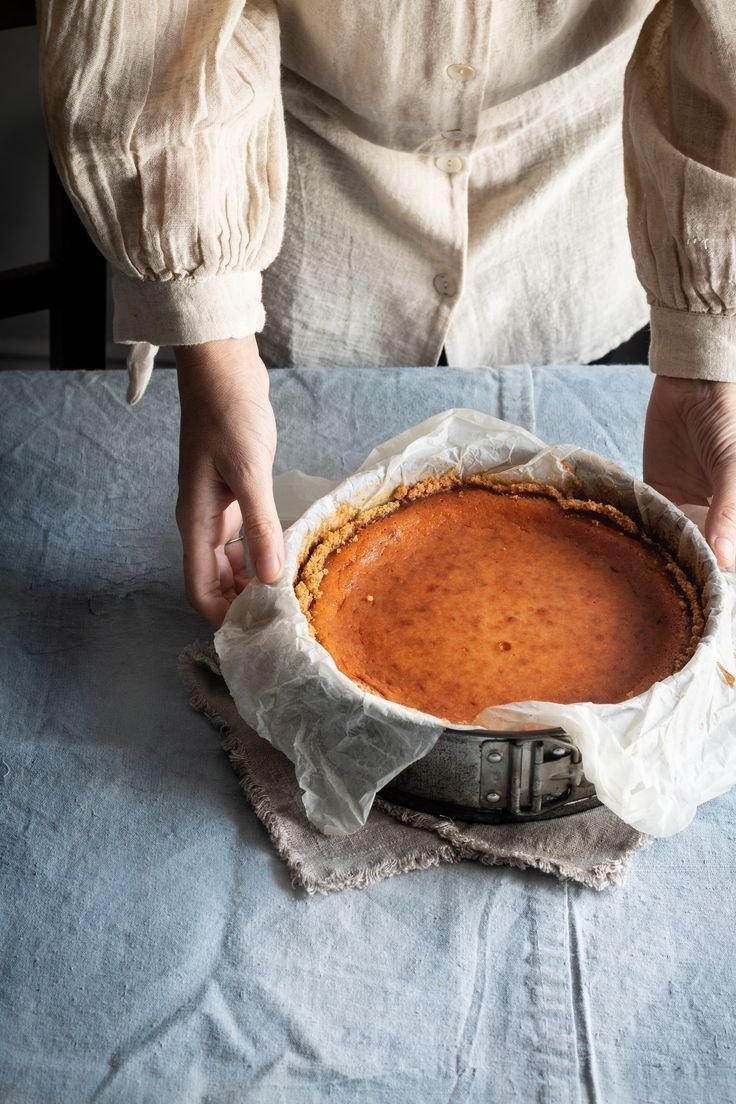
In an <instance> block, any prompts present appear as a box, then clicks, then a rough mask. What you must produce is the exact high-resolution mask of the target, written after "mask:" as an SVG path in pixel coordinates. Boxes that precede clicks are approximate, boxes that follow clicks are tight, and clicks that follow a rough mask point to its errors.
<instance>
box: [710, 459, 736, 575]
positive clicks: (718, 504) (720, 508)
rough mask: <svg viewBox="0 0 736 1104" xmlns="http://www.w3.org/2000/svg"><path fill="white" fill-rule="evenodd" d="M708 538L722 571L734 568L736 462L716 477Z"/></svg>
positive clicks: (735, 556)
mask: <svg viewBox="0 0 736 1104" xmlns="http://www.w3.org/2000/svg"><path fill="white" fill-rule="evenodd" d="M705 537H706V540H707V541H708V544H709V545H710V546H711V548H712V549H713V552H714V553H715V557H716V559H717V560H718V565H719V567H725V568H731V567H733V566H734V560H736V461H730V462H729V463H727V464H723V465H721V466H720V467H718V468H716V470H715V471H714V473H713V497H712V498H711V504H710V510H709V511H708V520H707V521H706V523H705Z"/></svg>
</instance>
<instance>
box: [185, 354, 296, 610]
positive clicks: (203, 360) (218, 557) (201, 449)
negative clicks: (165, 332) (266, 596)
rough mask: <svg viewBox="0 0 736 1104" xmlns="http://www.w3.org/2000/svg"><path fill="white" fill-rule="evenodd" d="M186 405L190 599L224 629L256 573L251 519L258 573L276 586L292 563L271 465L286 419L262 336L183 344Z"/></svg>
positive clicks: (186, 521) (186, 586)
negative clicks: (277, 404) (276, 404)
mask: <svg viewBox="0 0 736 1104" xmlns="http://www.w3.org/2000/svg"><path fill="white" fill-rule="evenodd" d="M176 368H177V378H178V382H179V399H180V402H181V433H180V438H179V498H178V501H177V505H176V521H177V524H178V526H179V531H180V533H181V539H182V545H183V549H184V582H185V588H186V595H187V600H188V601H189V603H190V604H191V605H192V606H194V608H195V609H196V610H197V611H198V612H199V613H201V614H202V615H203V616H204V617H206V618H207V620H208V621H209V622H210V623H211V624H212V626H213V627H214V628H219V626H220V625H221V624H222V621H223V618H224V617H225V614H226V613H227V610H228V608H229V606H230V604H231V602H232V601H233V599H234V598H235V596H236V594H238V593H240V591H241V590H242V589H243V587H244V586H245V584H246V582H247V581H248V576H247V574H246V571H245V563H244V557H243V551H242V546H241V543H240V542H239V541H238V542H237V543H236V544H233V545H230V546H228V547H225V542H226V541H228V540H229V539H230V538H231V537H233V536H236V535H237V533H238V530H239V528H240V525H241V523H242V525H243V529H244V532H245V536H246V539H247V543H248V551H249V553H250V559H251V562H252V564H253V567H254V570H255V572H256V575H257V576H258V578H259V579H260V580H261V581H262V582H264V583H273V582H276V580H277V579H278V578H279V577H280V575H281V572H282V570H283V564H284V543H283V537H282V533H281V525H280V523H279V519H278V515H277V513H276V505H275V503H274V499H273V484H272V474H271V469H272V465H273V457H274V453H275V451H276V422H275V419H274V416H273V410H272V409H271V404H270V402H269V399H268V372H267V371H266V366H265V365H264V363H263V361H262V360H261V358H260V357H259V355H258V347H257V345H256V341H255V338H254V337H249V338H245V339H242V340H229V341H210V342H207V343H205V344H203V345H190V346H181V347H179V348H178V349H176Z"/></svg>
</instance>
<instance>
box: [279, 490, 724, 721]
mask: <svg viewBox="0 0 736 1104" xmlns="http://www.w3.org/2000/svg"><path fill="white" fill-rule="evenodd" d="M296 592H297V596H298V598H299V601H300V604H301V606H302V609H303V611H304V612H305V613H306V615H307V617H308V619H309V622H310V626H311V630H312V632H313V634H314V635H315V637H316V639H317V640H318V641H319V642H320V643H321V644H322V645H323V646H324V647H325V648H326V649H327V651H328V652H329V653H330V654H331V655H332V657H333V659H334V660H335V663H336V664H337V666H338V667H339V669H340V670H341V671H343V672H344V673H345V674H346V675H347V676H348V677H349V678H351V679H352V680H353V681H355V682H356V683H357V684H359V685H360V686H361V687H362V688H364V689H368V690H370V691H372V692H373V693H376V694H379V695H381V696H382V697H384V698H388V699H390V700H391V701H394V702H398V703H400V704H402V705H407V706H411V707H413V708H415V709H419V710H422V711H423V712H425V713H430V714H433V715H434V716H436V717H439V718H441V719H443V720H445V721H449V722H450V723H453V724H470V723H472V722H473V720H474V718H475V717H476V716H477V715H478V713H480V711H481V710H482V709H484V708H486V707H488V706H494V705H501V704H505V703H510V702H518V701H531V700H541V701H553V702H559V703H570V702H584V701H590V702H620V701H623V700H625V699H627V698H630V697H633V696H634V695H636V694H639V693H641V692H642V691H644V690H646V689H647V688H648V687H650V686H651V685H652V684H653V683H655V682H657V681H659V680H661V679H663V678H665V677H666V676H668V675H671V674H673V673H674V672H676V671H678V670H679V669H680V668H681V667H682V666H683V665H684V663H686V662H687V660H688V659H689V658H690V656H691V655H692V653H693V650H694V648H695V646H696V644H697V641H698V639H699V638H700V635H701V634H702V629H703V615H702V611H701V607H700V603H699V600H698V596H697V594H696V591H695V588H694V587H693V586H692V584H691V583H690V582H689V580H688V579H687V578H686V576H685V575H684V573H683V572H682V570H681V569H680V568H679V566H678V565H677V564H676V563H675V562H674V561H673V559H672V558H671V556H669V554H668V553H667V552H666V551H664V550H663V549H661V548H660V547H658V546H657V545H656V544H655V543H654V542H653V541H651V540H650V539H649V538H647V537H646V536H644V535H643V534H641V533H640V532H639V531H638V529H637V527H636V526H635V524H634V523H633V521H631V519H629V518H627V517H625V515H623V514H621V513H620V512H619V511H618V510H616V509H615V508H614V507H612V506H607V505H602V504H599V503H594V502H584V501H577V500H572V499H566V498H564V497H563V496H561V495H560V494H559V492H557V491H555V490H554V489H553V488H551V487H542V486H538V485H535V484H523V485H516V486H511V487H504V486H503V485H501V484H498V483H494V482H493V481H492V480H491V479H489V477H487V476H479V477H475V478H473V479H472V480H471V481H469V482H468V481H463V482H461V481H460V480H458V479H457V478H455V477H452V476H448V477H445V478H444V479H443V480H440V481H437V480H429V481H427V482H425V483H423V484H418V485H417V486H416V487H413V488H405V487H404V488H399V489H398V491H396V492H395V497H394V499H393V500H392V501H391V502H389V503H387V504H385V505H384V506H381V507H378V508H377V509H374V510H371V511H367V512H366V513H364V514H359V515H358V516H357V517H355V518H353V519H352V520H351V521H350V522H348V523H347V524H345V525H342V526H341V527H340V528H338V529H337V530H335V531H333V532H331V533H329V534H327V535H326V536H324V537H323V538H322V539H321V540H320V541H319V542H318V543H317V545H316V546H315V547H314V548H313V549H312V550H311V552H310V554H309V555H308V557H307V559H306V560H305V562H304V564H303V566H302V569H301V571H300V573H299V577H298V580H297V584H296Z"/></svg>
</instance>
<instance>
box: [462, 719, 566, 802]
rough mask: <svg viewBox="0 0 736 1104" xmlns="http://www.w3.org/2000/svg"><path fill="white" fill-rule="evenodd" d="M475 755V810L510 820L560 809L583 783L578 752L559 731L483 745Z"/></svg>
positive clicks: (513, 736) (521, 735)
mask: <svg viewBox="0 0 736 1104" xmlns="http://www.w3.org/2000/svg"><path fill="white" fill-rule="evenodd" d="M480 755H481V766H480V787H481V792H480V806H481V807H482V808H486V809H488V810H491V809H495V810H498V811H499V812H501V811H505V812H507V813H510V814H511V815H512V816H534V815H536V814H538V813H542V812H544V813H546V812H547V811H548V810H549V809H554V808H556V807H557V806H560V805H564V803H565V802H566V801H567V800H568V798H569V797H570V795H571V793H572V791H573V790H574V789H575V787H577V786H579V785H580V784H581V782H582V780H583V764H582V757H581V755H580V751H579V749H578V748H577V747H576V746H575V745H574V744H573V742H572V740H571V739H570V738H569V736H568V735H567V734H566V733H565V732H564V731H563V730H562V729H550V730H549V731H548V732H545V733H544V734H540V733H539V732H519V733H514V734H511V733H507V734H506V738H505V739H504V740H499V739H498V738H495V739H489V740H484V741H483V742H482V744H481V747H480Z"/></svg>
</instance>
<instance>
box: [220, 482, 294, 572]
mask: <svg viewBox="0 0 736 1104" xmlns="http://www.w3.org/2000/svg"><path fill="white" fill-rule="evenodd" d="M233 483H236V485H235V486H233ZM231 489H232V490H233V492H234V493H235V494H236V496H237V499H238V503H239V505H240V511H241V514H242V517H243V534H244V536H245V541H246V544H247V547H248V555H249V559H250V564H251V565H252V569H253V572H254V573H255V575H256V577H257V578H258V579H260V581H261V582H262V583H275V582H277V581H278V580H279V579H280V578H281V575H282V573H283V570H284V537H283V533H282V530H281V522H280V521H279V516H278V514H277V513H276V503H275V502H274V497H273V484H272V479H271V468H270V465H269V466H268V467H267V468H266V469H265V470H264V469H263V467H262V466H261V467H260V468H258V469H256V470H255V471H253V470H250V471H249V472H248V473H247V474H244V476H242V477H241V478H240V479H238V480H237V481H236V480H231Z"/></svg>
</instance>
